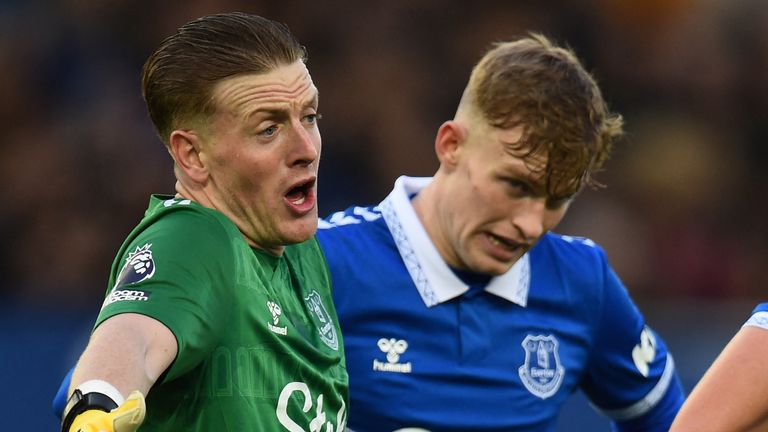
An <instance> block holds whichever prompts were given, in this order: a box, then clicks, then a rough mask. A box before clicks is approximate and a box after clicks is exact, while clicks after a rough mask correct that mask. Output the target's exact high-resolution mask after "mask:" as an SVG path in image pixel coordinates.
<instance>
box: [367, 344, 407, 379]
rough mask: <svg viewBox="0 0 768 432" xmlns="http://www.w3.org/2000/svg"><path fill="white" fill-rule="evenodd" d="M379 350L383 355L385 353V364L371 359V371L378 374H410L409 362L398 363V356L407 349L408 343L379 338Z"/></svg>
mask: <svg viewBox="0 0 768 432" xmlns="http://www.w3.org/2000/svg"><path fill="white" fill-rule="evenodd" d="M377 345H378V346H379V349H380V350H381V352H383V353H387V362H386V363H384V362H381V361H378V360H376V359H373V370H375V371H380V372H397V373H411V362H408V363H398V361H399V360H400V355H401V354H403V353H405V350H407V349H408V342H406V341H404V340H402V339H400V340H397V339H394V338H390V339H386V338H381V339H379V341H378V342H377Z"/></svg>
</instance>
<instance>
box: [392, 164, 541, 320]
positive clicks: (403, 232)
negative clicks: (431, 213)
mask: <svg viewBox="0 0 768 432" xmlns="http://www.w3.org/2000/svg"><path fill="white" fill-rule="evenodd" d="M431 181H432V178H431V177H406V176H401V177H399V178H398V179H397V180H396V181H395V187H394V189H393V190H392V192H391V193H390V194H389V196H387V198H386V199H385V200H384V201H383V202H382V203H381V205H380V207H381V212H382V215H383V216H384V220H385V222H386V223H387V227H388V228H389V231H390V232H391V233H392V237H393V238H394V240H395V244H396V245H397V249H398V251H399V252H400V256H401V257H402V258H403V262H405V266H406V268H407V269H408V273H410V275H411V279H412V280H413V282H414V284H415V285H416V288H417V289H418V291H419V294H420V295H421V298H422V300H423V301H424V304H426V305H427V306H428V307H432V306H435V305H437V304H440V303H443V302H445V301H448V300H450V299H452V298H455V297H458V296H460V295H462V294H464V293H465V292H467V291H468V290H469V286H467V285H466V284H465V283H464V282H462V281H461V279H459V277H458V276H456V274H454V273H453V271H452V270H451V269H450V267H448V264H446V262H445V260H443V258H442V257H441V256H440V253H439V252H438V251H437V248H436V247H435V245H434V243H432V240H431V239H430V238H429V235H428V234H427V231H426V230H425V229H424V226H423V225H422V224H421V221H420V220H419V217H418V216H417V215H416V211H415V210H414V209H413V205H412V204H411V199H410V197H411V196H412V195H414V194H416V193H418V192H419V191H421V190H422V189H424V187H426V186H427V185H428V184H429V182H431ZM530 280H531V270H530V260H529V258H528V254H527V253H526V254H525V255H523V257H522V258H520V259H519V260H518V261H517V262H516V263H515V264H514V265H513V266H512V268H510V269H509V271H507V272H506V273H504V274H503V275H500V276H496V277H494V278H492V279H491V282H490V283H489V284H488V286H486V288H485V290H486V291H488V292H489V293H491V294H494V295H497V296H499V297H501V298H504V299H506V300H509V301H511V302H513V303H516V304H518V305H520V306H523V307H525V306H526V304H527V302H528V289H529V287H530Z"/></svg>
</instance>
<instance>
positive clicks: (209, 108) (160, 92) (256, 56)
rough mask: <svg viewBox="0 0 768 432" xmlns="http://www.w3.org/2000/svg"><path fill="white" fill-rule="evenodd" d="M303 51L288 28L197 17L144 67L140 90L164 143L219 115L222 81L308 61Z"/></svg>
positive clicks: (240, 17)
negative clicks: (176, 133) (217, 90)
mask: <svg viewBox="0 0 768 432" xmlns="http://www.w3.org/2000/svg"><path fill="white" fill-rule="evenodd" d="M306 58H307V54H306V50H305V48H304V47H303V46H302V45H301V44H299V42H298V41H297V40H296V38H295V37H294V36H293V34H291V32H290V31H289V30H288V27H287V26H285V25H284V24H281V23H278V22H275V21H272V20H269V19H267V18H263V17H260V16H257V15H251V14H246V13H242V12H230V13H222V14H216V15H209V16H205V17H202V18H198V19H196V20H194V21H190V22H189V23H187V24H185V25H183V26H182V27H181V28H179V29H178V30H177V32H176V33H175V34H173V35H171V36H169V37H168V38H166V39H165V40H163V41H162V42H161V44H160V46H159V47H158V48H157V50H155V52H154V53H152V55H151V56H149V58H148V59H147V61H146V62H145V63H144V69H143V71H142V78H141V89H142V95H143V97H144V100H145V101H146V103H147V109H148V111H149V116H150V118H151V119H152V123H153V124H154V126H155V130H156V132H157V134H158V135H159V136H160V139H161V140H162V141H163V143H165V145H166V146H168V145H169V143H168V138H169V136H170V133H171V132H172V131H173V130H175V129H178V128H179V127H180V126H182V125H183V124H184V125H186V124H189V123H190V122H199V121H205V120H207V118H209V117H210V116H211V115H212V114H213V113H214V112H215V111H216V103H215V102H216V101H215V100H214V98H213V91H214V88H215V86H216V84H218V83H219V82H220V81H222V80H224V79H227V78H231V77H235V76H239V75H245V74H264V73H268V72H270V71H272V70H274V69H277V68H278V67H280V66H284V65H290V64H293V63H295V62H296V61H299V60H301V61H306Z"/></svg>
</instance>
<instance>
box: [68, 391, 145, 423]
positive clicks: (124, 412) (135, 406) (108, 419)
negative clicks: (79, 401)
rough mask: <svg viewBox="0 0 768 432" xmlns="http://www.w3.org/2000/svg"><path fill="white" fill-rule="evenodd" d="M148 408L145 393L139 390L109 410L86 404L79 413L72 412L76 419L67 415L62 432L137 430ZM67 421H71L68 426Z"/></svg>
mask: <svg viewBox="0 0 768 432" xmlns="http://www.w3.org/2000/svg"><path fill="white" fill-rule="evenodd" d="M91 394H93V393H91ZM81 396H82V395H81ZM146 410H147V408H146V405H145V403H144V395H143V394H141V392H140V391H138V390H137V391H134V392H133V393H131V394H130V395H129V396H128V399H126V400H125V402H123V404H122V405H120V406H119V407H117V408H115V409H113V410H111V411H109V412H107V411H104V410H102V409H100V408H99V407H87V406H85V407H83V408H82V409H81V412H80V413H79V414H77V413H75V412H73V413H72V416H74V419H70V416H69V415H66V417H65V419H64V422H63V424H62V432H136V430H137V429H138V428H139V426H140V425H141V423H142V422H143V421H144V414H145V413H146ZM70 411H75V410H74V409H73V410H70ZM67 421H70V422H71V425H69V427H68V428H67Z"/></svg>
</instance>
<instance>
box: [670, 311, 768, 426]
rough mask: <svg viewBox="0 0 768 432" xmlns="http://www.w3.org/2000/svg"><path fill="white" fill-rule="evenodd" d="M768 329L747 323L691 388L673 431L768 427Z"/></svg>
mask: <svg viewBox="0 0 768 432" xmlns="http://www.w3.org/2000/svg"><path fill="white" fill-rule="evenodd" d="M766 359H768V330H766V329H764V328H759V327H752V326H744V327H742V328H741V330H739V332H738V333H736V335H735V336H734V337H733V339H731V341H730V342H729V343H728V345H726V347H725V348H724V349H723V351H722V352H721V353H720V355H719V356H718V357H717V359H716V360H715V361H714V363H712V366H710V368H709V370H707V372H706V373H705V374H704V376H703V377H702V378H701V380H700V381H699V383H698V384H697V385H696V387H695V388H694V389H693V391H692V392H691V395H690V396H689V397H688V400H687V401H686V402H685V403H684V404H683V407H682V409H681V410H680V413H679V414H678V416H677V418H675V421H674V423H673V424H672V428H671V429H670V431H671V432H687V431H696V432H706V431H713V432H714V431H723V432H725V431H728V432H731V431H733V432H736V431H763V430H768V374H767V373H766V369H765V367H766Z"/></svg>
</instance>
